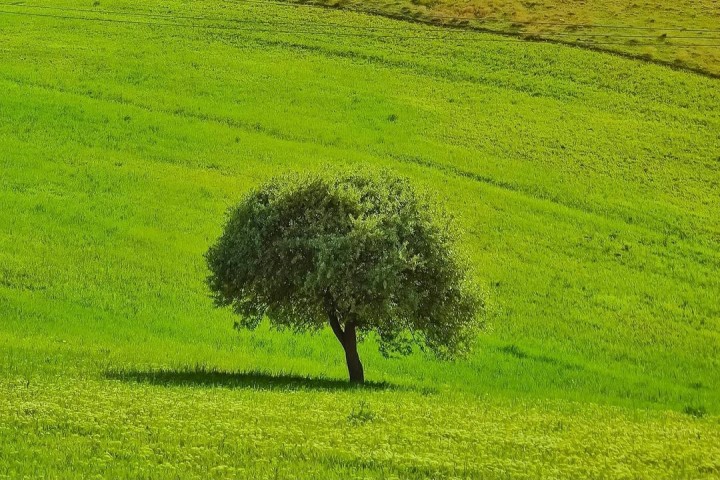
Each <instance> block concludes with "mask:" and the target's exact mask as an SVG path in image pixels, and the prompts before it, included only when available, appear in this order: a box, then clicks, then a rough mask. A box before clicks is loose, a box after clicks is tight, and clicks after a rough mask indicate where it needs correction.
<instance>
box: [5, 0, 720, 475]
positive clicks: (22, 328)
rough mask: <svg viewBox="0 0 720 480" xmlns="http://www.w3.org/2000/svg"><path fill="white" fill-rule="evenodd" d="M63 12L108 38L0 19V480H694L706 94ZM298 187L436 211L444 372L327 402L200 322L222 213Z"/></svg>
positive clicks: (707, 299) (179, 8) (59, 25)
mask: <svg viewBox="0 0 720 480" xmlns="http://www.w3.org/2000/svg"><path fill="white" fill-rule="evenodd" d="M63 5H66V6H70V7H72V8H74V9H92V8H94V9H95V10H103V9H104V11H110V10H112V11H127V12H128V14H124V15H123V14H118V13H115V14H103V13H95V14H91V13H88V12H78V11H73V12H72V13H71V12H70V11H67V12H65V13H63V12H62V11H61V10H57V11H53V12H48V10H49V9H33V8H32V7H27V6H26V7H8V8H5V9H4V10H7V11H10V9H11V8H12V11H13V12H14V13H13V14H0V172H1V173H2V174H1V175H0V206H2V208H0V225H1V226H2V228H1V229H0V269H1V270H0V313H1V317H2V320H1V321H0V379H1V380H0V398H2V400H3V402H2V403H0V475H8V476H11V477H15V476H20V475H22V474H26V475H28V476H32V475H33V472H40V474H43V473H45V474H46V475H47V476H63V477H66V476H78V477H80V476H91V475H94V474H105V475H106V476H130V477H138V476H147V477H153V478H155V477H158V476H174V475H176V474H178V472H179V474H187V475H189V474H191V473H194V474H195V475H197V476H204V475H206V474H207V472H208V471H209V470H210V469H212V468H215V467H223V466H227V467H232V468H237V469H246V470H245V473H246V474H247V475H250V476H252V475H257V476H260V477H263V476H264V477H270V478H271V477H272V476H273V475H275V473H277V476H278V477H280V478H284V477H291V476H293V475H296V476H298V477H306V478H318V477H323V476H324V477H333V476H334V477H342V478H347V477H351V476H353V475H355V476H360V477H362V476H370V477H372V476H375V477H381V478H382V477H389V476H392V475H395V476H397V477H400V478H412V477H417V478H439V477H446V476H452V475H455V476H458V477H461V478H462V477H463V476H466V477H481V478H482V477H488V478H492V477H493V476H495V477H498V478H507V477H523V476H526V477H537V476H546V477H547V476H553V477H566V478H577V477H579V476H585V477H593V476H594V477H598V478H601V477H609V476H615V477H621V476H623V475H624V476H629V477H640V478H643V477H644V478H658V477H662V476H666V477H668V478H678V477H690V478H697V477H710V478H711V477H713V476H717V475H718V473H719V472H718V469H720V464H719V463H718V460H717V459H718V458H720V456H719V455H718V451H717V444H718V442H717V437H718V430H719V428H720V424H719V423H718V413H719V412H720V388H719V387H720V373H718V372H720V369H719V368H718V367H719V366H720V365H719V362H720V361H719V360H718V359H719V352H720V335H719V330H720V328H719V327H720V302H718V298H719V297H720V280H719V279H718V275H717V272H718V269H719V268H720V220H719V219H720V187H719V186H718V185H719V182H720V158H719V155H720V153H719V149H718V146H719V139H718V132H720V94H718V88H717V86H718V83H717V81H716V80H713V79H710V78H706V77H703V76H699V75H695V74H691V73H687V72H681V71H675V70H672V69H669V68H665V67H662V66H658V65H652V64H643V63H637V62H634V61H631V60H628V59H623V58H619V57H617V56H613V55H608V54H603V53H597V52H591V51H587V50H583V49H578V48H572V47H567V46H562V45H554V44H542V43H514V42H506V40H507V39H505V38H504V37H495V36H489V35H484V34H477V36H476V37H473V38H476V43H474V44H473V46H472V48H469V47H468V45H457V44H454V43H453V42H447V41H445V40H443V39H442V38H439V37H441V36H442V35H441V34H440V33H438V32H442V30H441V29H438V28H436V27H429V26H423V25H413V24H405V23H402V22H397V21H392V20H388V19H383V18H378V17H372V16H363V15H360V14H356V13H352V12H343V11H328V10H323V9H311V8H310V7H302V8H293V7H287V6H281V5H272V4H258V3H248V4H230V3H226V2H220V3H218V2H214V1H198V2H193V3H192V4H186V3H185V2H180V1H176V2H163V3H162V4H160V3H159V2H157V3H156V2H146V3H145V4H143V5H142V7H139V6H138V5H137V4H135V3H132V2H128V1H108V2H102V4H101V5H100V6H99V7H92V5H90V3H88V4H87V5H85V4H78V3H77V2H62V1H56V2H53V3H52V6H53V7H57V8H61V7H63ZM44 6H48V4H44ZM130 9H133V10H132V12H131V11H130ZM138 9H141V10H142V12H138ZM168 10H172V11H173V12H174V15H175V17H174V19H168V18H166V17H148V16H147V13H148V12H154V13H156V14H158V15H160V14H162V15H166V14H167V12H168ZM18 13H20V15H18ZM23 13H25V14H23ZM129 13H133V15H129ZM27 14H32V15H27ZM139 14H142V15H141V16H140V15H139ZM47 15H49V16H47ZM60 16H64V17H65V18H58V17H60ZM181 16H183V17H195V18H194V19H189V18H181ZM69 17H72V18H69ZM78 17H80V18H78ZM200 17H203V18H207V17H213V18H215V19H216V20H203V19H202V18H200ZM83 18H84V19H83ZM89 18H96V19H99V18H102V19H104V20H103V21H91V20H88V19H89ZM218 18H225V19H231V18H234V19H243V20H244V21H246V22H250V24H249V26H251V27H252V28H250V29H241V28H239V27H240V26H242V25H243V24H239V23H238V22H231V21H229V20H225V21H220V20H217V19H218ZM268 18H272V19H274V21H275V22H280V21H282V22H285V23H286V24H287V25H289V26H287V27H286V28H284V29H281V28H280V27H279V26H277V25H275V26H268V25H267V24H266V23H264V22H266V21H267V19H268ZM108 20H110V21H108ZM153 22H154V23H155V25H147V24H146V23H153ZM253 22H255V23H253ZM171 23H172V25H170V24H171ZM311 24H312V25H315V26H314V27H310V26H309V25H311ZM321 24H322V25H325V24H336V25H356V26H362V27H371V26H372V27H377V28H382V29H393V30H400V31H402V32H404V35H403V38H388V37H381V38H373V37H369V36H349V35H348V36H342V35H337V33H338V32H342V31H343V30H342V29H340V30H338V28H337V27H325V26H322V25H321ZM300 25H302V28H301V27H300ZM208 26H214V27H215V28H207V27H208ZM218 27H224V28H218ZM243 28H244V27H243ZM311 28H312V32H313V33H312V34H311V33H307V32H309V31H310V29H311ZM346 31H347V30H346ZM281 32H289V33H281ZM317 32H326V34H323V35H320V34H318V33H317ZM331 34H335V35H334V36H332V35H331ZM548 66H551V68H550V69H549V68H548ZM328 164H330V165H333V166H335V167H338V166H343V165H348V166H351V165H353V166H356V165H366V166H367V167H368V168H376V167H390V168H393V169H395V170H397V171H398V172H400V173H402V174H405V175H407V176H409V177H411V178H412V180H413V182H414V183H415V184H416V185H417V186H418V187H422V188H427V189H429V190H430V191H431V192H432V194H433V195H437V196H438V197H440V198H442V199H443V201H444V202H446V203H447V204H448V205H449V207H450V208H451V209H453V210H454V212H455V213H456V215H457V220H458V223H459V225H460V226H461V228H462V229H463V231H464V236H463V245H462V246H463V249H464V250H465V252H466V253H467V254H468V256H469V258H470V260H471V262H472V266H473V272H474V275H475V276H476V278H477V280H478V281H479V282H480V283H481V284H482V285H483V286H484V288H485V290H486V291H487V296H488V301H489V303H488V312H487V317H486V321H487V324H488V329H487V332H485V333H484V334H483V335H482V336H481V337H480V338H479V339H478V346H477V349H476V352H475V354H474V355H473V356H472V357H471V358H469V359H467V360H463V361H459V362H455V363H443V362H437V361H434V360H433V359H432V358H427V357H425V356H423V355H421V354H419V353H418V354H415V355H413V356H411V357H409V358H403V359H383V358H382V357H381V356H380V355H379V354H378V353H377V351H376V349H375V348H374V345H373V344H372V341H370V342H369V344H366V345H364V346H363V347H362V351H361V355H362V356H363V359H364V360H365V364H366V365H365V366H366V373H367V376H368V379H369V380H371V381H373V382H375V383H374V384H373V385H371V388H369V389H360V390H354V389H345V388H342V384H341V383H338V381H339V380H342V379H343V378H344V376H345V371H344V365H343V359H342V355H341V348H340V347H339V345H337V344H336V342H335V341H334V340H333V339H332V335H330V334H328V332H324V333H323V334H322V335H319V336H315V337H313V336H306V335H300V336H294V335H291V334H289V333H277V332H271V331H268V330H267V329H266V328H264V327H263V328H261V329H260V330H259V331H258V332H254V333H248V332H243V333H238V332H235V331H233V329H232V323H233V318H232V315H231V314H230V313H229V312H227V311H218V310H215V309H214V308H213V307H212V304H211V301H210V300H209V298H208V296H207V291H206V287H205V285H204V283H203V281H204V277H205V276H206V274H207V272H206V269H205V266H204V263H203V259H202V254H203V252H204V251H205V250H206V249H207V247H208V245H209V244H210V243H211V242H212V241H213V240H214V239H215V237H216V236H217V235H218V234H219V231H220V228H221V225H222V223H223V212H224V211H225V209H226V208H227V207H228V206H230V205H232V204H233V202H235V201H237V200H238V199H239V198H240V197H241V195H242V194H243V193H244V192H246V191H247V190H248V189H249V188H250V187H252V186H254V185H257V184H258V183H259V182H261V181H262V180H264V179H266V178H268V177H270V176H272V175H275V174H278V173H282V172H287V171H292V170H316V169H322V168H325V166H326V165H328ZM298 377H300V378H298ZM305 377H309V378H305ZM213 386H215V387H213ZM219 387H222V388H219ZM5 400H6V401H5ZM363 402H364V404H363ZM361 404H362V405H364V406H361ZM311 407H312V408H311ZM368 412H369V413H368ZM283 428H286V430H285V431H283V430H282V429H283ZM223 439H225V440H223ZM381 440H382V441H381ZM123 446H128V448H123ZM457 459H462V460H463V461H462V463H460V462H459V461H457ZM183 461H184V462H186V463H183ZM165 463H168V464H170V465H171V466H170V467H165V466H163V465H164V464H165ZM173 467H174V468H177V469H179V470H178V471H177V472H174V471H171V470H165V469H166V468H168V469H169V468H173ZM215 473H216V474H217V475H231V474H232V472H231V471H229V470H228V471H225V472H224V473H223V470H216V472H215ZM235 473H236V474H237V475H241V474H242V472H241V471H239V472H235Z"/></svg>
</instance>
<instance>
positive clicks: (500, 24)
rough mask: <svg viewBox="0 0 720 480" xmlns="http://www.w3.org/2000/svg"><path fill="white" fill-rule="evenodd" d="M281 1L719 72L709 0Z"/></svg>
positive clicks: (714, 11)
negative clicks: (484, 32)
mask: <svg viewBox="0 0 720 480" xmlns="http://www.w3.org/2000/svg"><path fill="white" fill-rule="evenodd" d="M288 1H291V2H293V3H299V4H312V5H322V6H326V7H331V8H343V9H352V10H357V11H365V12H373V13H376V14H380V15H385V16H390V17H395V18H406V19H413V20H415V21H419V22H424V23H432V24H439V25H446V26H454V27H463V28H468V27H469V28H474V29H481V30H486V31H493V32H498V33H504V34H510V35H513V36H517V37H519V38H531V39H543V40H553V41H557V42H563V43H570V44H577V45H583V46H585V47H589V48H593V49H600V50H609V51H613V52H619V53H622V54H627V55H630V56H633V57H637V58H641V59H646V60H652V61H657V62H662V63H665V64H669V65H674V66H678V67H683V68H689V69H693V70H697V71H700V72H705V73H709V74H711V75H714V76H716V77H717V76H720V2H718V1H717V0H675V1H657V0H644V1H639V2H637V1H636V2H627V1H619V0H593V1H589V2H585V1H583V2H578V1H573V2H567V1H558V0H533V1H527V0H502V1H498V0H393V1H384V0H383V1H381V0H288ZM457 37H458V36H457V35H456V36H455V38H457ZM459 37H462V36H461V35H460V36H459Z"/></svg>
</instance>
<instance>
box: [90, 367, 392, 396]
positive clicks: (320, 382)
mask: <svg viewBox="0 0 720 480" xmlns="http://www.w3.org/2000/svg"><path fill="white" fill-rule="evenodd" d="M104 376H105V377H106V378H108V379H110V380H122V381H126V382H138V383H149V384H151V385H167V386H171V385H172V386H177V385H180V386H192V387H224V388H250V389H253V390H328V391H332V390H388V389H396V388H398V387H397V386H395V385H392V384H390V383H388V382H366V383H365V384H363V385H354V384H350V383H349V382H348V381H347V380H333V379H328V378H314V377H309V376H300V375H290V374H282V373H266V372H226V371H222V370H218V369H214V368H207V367H195V368H185V369H180V370H172V369H158V370H109V371H106V372H105V373H104Z"/></svg>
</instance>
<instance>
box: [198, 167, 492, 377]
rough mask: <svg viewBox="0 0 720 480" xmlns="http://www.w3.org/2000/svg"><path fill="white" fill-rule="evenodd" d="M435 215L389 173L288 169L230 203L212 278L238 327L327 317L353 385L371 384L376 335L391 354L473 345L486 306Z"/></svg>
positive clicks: (445, 220) (301, 326)
mask: <svg viewBox="0 0 720 480" xmlns="http://www.w3.org/2000/svg"><path fill="white" fill-rule="evenodd" d="M438 212H439V209H438V208H437V207H436V206H435V205H434V204H433V203H432V202H430V201H429V200H428V199H427V197H426V196H423V195H419V194H418V193H416V192H415V190H414V189H413V188H412V187H411V185H410V183H409V181H408V180H407V179H403V178H400V177H397V176H395V175H392V174H391V173H389V172H386V171H383V172H379V173H377V174H374V175H373V174H364V173H360V172H354V173H348V174H343V175H340V176H336V177H329V176H322V175H296V176H287V177H281V178H278V179H275V180H272V181H270V182H269V183H267V184H266V185H264V186H262V187H261V188H258V189H256V190H254V191H252V192H251V193H249V194H248V195H247V196H246V197H245V198H244V199H243V201H242V202H241V203H240V204H239V205H238V206H237V207H235V208H234V209H232V210H231V211H230V213H229V217H228V220H227V224H226V225H225V229H224V232H223V234H222V235H221V236H220V238H219V239H218V241H217V243H216V244H215V245H214V246H212V247H211V248H210V250H209V251H208V252H207V254H206V259H207V262H208V266H209V268H210V271H211V275H210V276H209V278H208V284H209V287H210V289H211V290H212V292H213V296H214V299H215V302H216V305H218V306H231V307H232V309H233V310H234V311H235V312H236V313H237V314H239V315H240V320H239V321H238V322H236V325H237V326H239V327H244V328H250V329H252V328H255V327H257V325H258V324H259V323H260V321H261V320H262V319H263V318H265V317H266V318H268V319H269V321H270V323H271V325H272V326H274V327H275V328H278V329H291V330H293V331H307V330H311V331H317V330H319V329H321V328H323V327H324V326H326V325H327V323H329V324H330V327H331V328H332V331H333V333H334V334H335V336H336V337H337V339H338V340H339V341H340V343H341V345H342V347H343V349H344V350H345V359H346V361H347V367H348V372H349V375H350V381H351V382H357V383H362V382H363V381H364V373H363V366H362V363H361V362H360V357H359V356H358V350H357V344H358V340H362V339H363V338H364V337H365V336H367V334H368V333H370V332H375V333H376V334H377V338H378V342H379V345H380V350H381V352H382V353H383V354H385V355H388V354H390V353H393V352H396V353H401V354H408V353H409V352H410V351H412V345H419V346H420V348H422V349H425V348H426V347H427V348H429V349H430V350H431V351H433V352H435V353H436V354H438V355H439V356H440V357H452V356H454V355H456V354H458V353H462V352H464V351H466V350H467V349H468V347H469V343H470V341H471V340H472V339H473V338H474V336H475V335H474V333H475V327H476V326H477V322H476V318H477V313H478V311H479V309H480V308H481V306H482V304H481V301H480V297H479V296H478V295H477V294H476V290H475V289H474V288H473V287H472V286H471V285H470V283H469V282H468V279H467V273H466V269H465V268H464V267H463V265H462V264H461V262H460V261H459V260H458V257H457V255H456V254H455V250H454V244H455V239H456V233H455V231H454V230H453V229H452V227H451V222H450V220H449V218H450V216H449V215H446V214H442V215H438Z"/></svg>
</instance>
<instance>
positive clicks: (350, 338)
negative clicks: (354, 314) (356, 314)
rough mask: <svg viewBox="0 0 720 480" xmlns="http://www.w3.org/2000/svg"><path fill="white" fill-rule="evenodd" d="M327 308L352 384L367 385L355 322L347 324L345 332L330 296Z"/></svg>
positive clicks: (327, 299) (326, 300)
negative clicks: (359, 353) (343, 353)
mask: <svg viewBox="0 0 720 480" xmlns="http://www.w3.org/2000/svg"><path fill="white" fill-rule="evenodd" d="M325 308H326V310H327V315H328V320H330V326H331V327H332V331H333V333H334V334H335V336H336V337H337V339H338V341H339V342H340V344H341V345H342V347H343V350H345V362H346V363H347V367H348V374H349V375H350V382H351V383H365V373H364V372H363V366H362V363H361V362H360V355H358V351H357V328H356V325H355V322H353V321H352V320H351V321H349V322H347V323H345V330H343V328H342V326H340V319H339V318H338V312H337V309H336V308H335V305H334V302H333V301H332V299H331V298H330V297H329V296H327V297H326V298H325Z"/></svg>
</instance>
